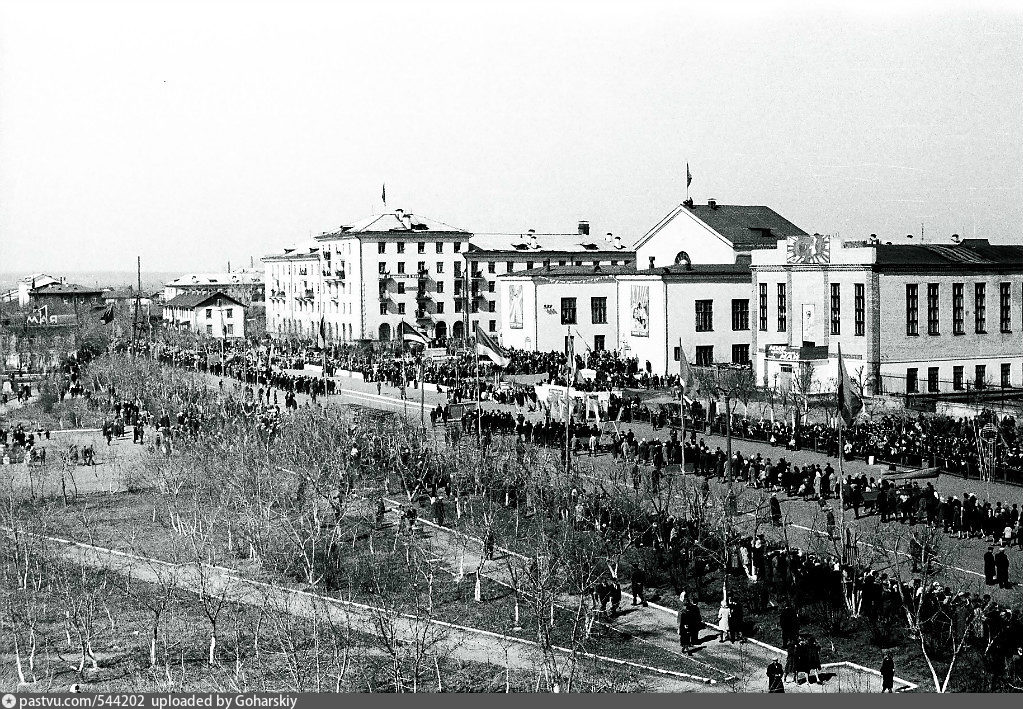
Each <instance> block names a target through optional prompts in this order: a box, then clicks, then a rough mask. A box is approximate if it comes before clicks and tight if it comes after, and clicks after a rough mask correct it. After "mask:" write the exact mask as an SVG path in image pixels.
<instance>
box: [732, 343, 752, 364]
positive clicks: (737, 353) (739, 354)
mask: <svg viewBox="0 0 1023 709" xmlns="http://www.w3.org/2000/svg"><path fill="white" fill-rule="evenodd" d="M732 364H749V345H732Z"/></svg>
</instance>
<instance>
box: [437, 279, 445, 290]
mask: <svg viewBox="0 0 1023 709" xmlns="http://www.w3.org/2000/svg"><path fill="white" fill-rule="evenodd" d="M437 292H438V293H443V292H444V281H437Z"/></svg>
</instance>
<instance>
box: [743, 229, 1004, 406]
mask: <svg viewBox="0 0 1023 709" xmlns="http://www.w3.org/2000/svg"><path fill="white" fill-rule="evenodd" d="M752 268H753V293H754V295H753V298H754V299H755V306H754V308H755V310H756V315H755V318H754V319H755V321H756V327H755V328H754V331H753V345H754V346H753V350H754V359H755V362H756V370H757V373H758V374H757V376H758V381H762V380H763V379H764V378H765V377H766V379H767V380H768V382H770V383H774V382H776V381H777V383H778V385H779V386H784V385H786V384H788V383H790V382H791V381H792V378H793V376H794V375H796V374H797V373H798V371H799V370H800V369H802V370H803V371H807V368H809V369H810V370H812V375H813V380H812V387H813V389H815V390H821V391H831V390H834V387H835V380H836V376H837V373H838V370H837V366H836V365H837V356H838V346H839V344H841V347H842V356H843V358H844V359H845V364H846V369H847V370H848V371H849V373H850V376H852V377H853V379H854V380H858V381H860V382H861V383H862V384H863V385H864V386H865V388H866V389H867V390H868V391H883V392H888V393H907V394H939V393H941V394H947V393H948V392H956V391H964V392H965V391H966V390H967V389H971V388H972V389H976V388H988V389H989V388H992V387H995V388H1008V387H1021V386H1023V246H1016V245H993V244H990V243H988V241H987V240H984V239H966V240H963V241H962V242H961V243H958V244H955V243H950V244H945V245H939V244H933V245H932V244H926V245H923V244H921V245H909V244H890V243H888V244H882V243H879V242H877V241H876V240H871V241H870V242H864V241H856V242H853V241H846V242H844V243H843V242H841V241H839V240H838V239H835V238H830V237H828V236H821V235H814V236H812V237H810V236H808V237H797V238H793V239H791V240H790V241H789V242H788V244H785V243H780V244H779V245H778V247H777V248H776V249H774V250H770V251H760V252H757V253H755V254H754V255H753V264H752Z"/></svg>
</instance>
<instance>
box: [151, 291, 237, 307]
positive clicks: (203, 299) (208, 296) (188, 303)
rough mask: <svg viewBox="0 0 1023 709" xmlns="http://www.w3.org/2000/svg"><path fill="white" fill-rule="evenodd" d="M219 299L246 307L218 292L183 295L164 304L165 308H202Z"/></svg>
mask: <svg viewBox="0 0 1023 709" xmlns="http://www.w3.org/2000/svg"><path fill="white" fill-rule="evenodd" d="M217 298H223V299H224V300H229V301H231V302H232V303H235V304H237V305H240V306H242V307H244V306H245V304H244V303H241V302H239V301H237V300H235V299H234V298H232V297H231V296H229V295H227V294H225V293H220V292H217V293H183V294H182V295H178V296H174V297H173V298H171V299H170V300H168V301H167V302H166V303H164V304H163V306H164V307H165V308H198V307H200V306H202V305H205V304H206V303H207V302H209V301H211V300H215V299H217Z"/></svg>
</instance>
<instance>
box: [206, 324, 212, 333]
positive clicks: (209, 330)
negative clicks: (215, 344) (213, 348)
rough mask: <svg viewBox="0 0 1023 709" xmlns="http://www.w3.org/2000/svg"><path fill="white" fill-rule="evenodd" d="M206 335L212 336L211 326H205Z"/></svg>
mask: <svg viewBox="0 0 1023 709" xmlns="http://www.w3.org/2000/svg"><path fill="white" fill-rule="evenodd" d="M206 334H207V335H212V334H213V326H212V325H207V326H206Z"/></svg>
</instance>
